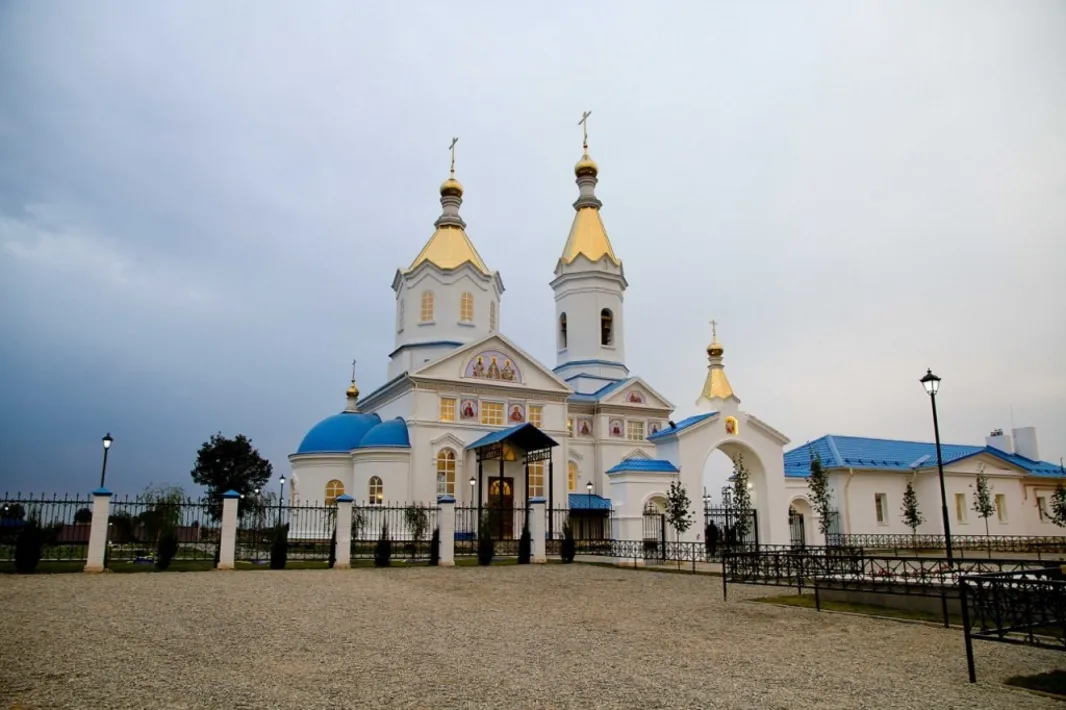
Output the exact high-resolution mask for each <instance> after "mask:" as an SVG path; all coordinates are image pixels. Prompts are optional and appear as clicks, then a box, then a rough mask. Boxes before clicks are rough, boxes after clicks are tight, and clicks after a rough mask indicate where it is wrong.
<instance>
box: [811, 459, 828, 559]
mask: <svg viewBox="0 0 1066 710" xmlns="http://www.w3.org/2000/svg"><path fill="white" fill-rule="evenodd" d="M807 489H808V490H809V491H810V492H811V507H812V508H814V512H815V514H817V516H818V531H819V532H821V533H822V535H823V536H824V537H825V539H826V541H827V542H828V540H829V528H830V526H831V525H832V524H833V520H832V517H833V492H832V491H831V490H830V489H829V472H828V471H826V470H825V469H824V468H822V457H821V456H819V455H818V454H816V453H814V451H813V450H812V451H811V474H810V476H808V477H807Z"/></svg>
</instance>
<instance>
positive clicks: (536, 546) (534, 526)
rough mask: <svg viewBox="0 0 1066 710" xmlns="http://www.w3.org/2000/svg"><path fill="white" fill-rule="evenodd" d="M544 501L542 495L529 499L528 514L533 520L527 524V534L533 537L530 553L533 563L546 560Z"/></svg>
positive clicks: (541, 562)
mask: <svg viewBox="0 0 1066 710" xmlns="http://www.w3.org/2000/svg"><path fill="white" fill-rule="evenodd" d="M545 502H546V501H545V500H544V498H543V497H542V496H536V497H533V498H530V499H529V507H530V513H529V514H530V515H532V516H533V520H532V521H530V525H529V534H530V536H531V537H532V538H533V550H532V553H533V563H534V564H543V563H545V562H547V561H548V543H547V541H546V540H545V535H546V534H547V528H548V526H547V518H546V517H545V516H546V513H545V509H544V504H545Z"/></svg>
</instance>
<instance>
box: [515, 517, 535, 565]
mask: <svg viewBox="0 0 1066 710" xmlns="http://www.w3.org/2000/svg"><path fill="white" fill-rule="evenodd" d="M532 554H533V536H532V535H530V534H529V521H528V520H526V522H525V523H524V524H523V525H522V537H520V538H519V539H518V564H520V565H528V564H529V558H530V557H531V556H532Z"/></svg>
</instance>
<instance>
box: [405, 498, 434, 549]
mask: <svg viewBox="0 0 1066 710" xmlns="http://www.w3.org/2000/svg"><path fill="white" fill-rule="evenodd" d="M403 514H404V522H405V523H406V524H407V529H408V530H409V531H410V532H411V540H412V542H413V543H414V544H413V545H411V557H412V558H413V557H414V556H415V550H417V549H418V543H419V542H421V541H422V538H423V537H425V536H426V530H428V529H429V517H428V516H427V515H426V509H425V508H424V507H422V506H420V505H409V506H407V508H405V509H404V511H403Z"/></svg>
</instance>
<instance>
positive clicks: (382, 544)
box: [374, 523, 392, 567]
mask: <svg viewBox="0 0 1066 710" xmlns="http://www.w3.org/2000/svg"><path fill="white" fill-rule="evenodd" d="M391 560H392V540H390V539H389V524H388V523H384V524H382V526H381V537H379V538H378V543H377V545H375V546H374V566H375V567H388V566H389V565H390V564H391Z"/></svg>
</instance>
